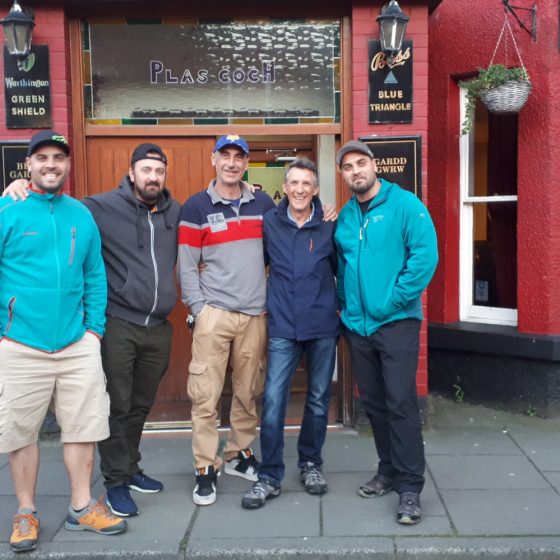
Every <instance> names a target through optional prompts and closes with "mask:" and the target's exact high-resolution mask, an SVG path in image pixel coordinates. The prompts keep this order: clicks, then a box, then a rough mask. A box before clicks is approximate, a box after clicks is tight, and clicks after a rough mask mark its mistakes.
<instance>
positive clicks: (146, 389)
mask: <svg viewBox="0 0 560 560" xmlns="http://www.w3.org/2000/svg"><path fill="white" fill-rule="evenodd" d="M166 177H167V158H166V156H165V154H164V153H163V151H162V149H161V148H160V147H159V146H158V145H157V144H140V145H139V146H137V147H136V148H135V150H134V152H133V153H132V157H131V162H130V168H129V170H128V175H125V176H124V177H123V179H122V181H121V184H120V185H119V186H118V187H117V188H116V189H114V190H112V191H109V192H106V193H101V194H96V195H93V196H90V197H87V198H86V199H85V200H84V201H83V203H84V204H85V205H86V206H87V207H88V209H89V210H90V211H91V213H92V214H93V217H94V219H95V222H96V223H97V226H98V228H99V232H100V234H101V243H102V253H103V260H104V262H105V269H106V272H107V283H108V303H107V311H106V313H107V323H106V330H105V336H104V338H103V341H102V344H101V355H102V360H103V369H104V371H105V375H106V377H107V392H108V393H109V395H110V397H111V414H110V418H109V427H110V433H111V435H110V436H109V438H108V439H106V440H105V441H103V442H100V443H99V444H98V448H99V454H100V455H101V472H102V473H103V476H104V478H105V486H106V487H107V502H108V505H109V506H110V507H111V510H112V512H113V513H114V514H116V515H120V516H122V517H128V516H134V515H137V514H138V513H139V511H138V507H137V506H136V504H135V502H134V500H133V499H132V497H131V496H130V489H133V490H136V491H139V492H143V493H155V492H160V491H161V490H163V484H162V483H161V482H159V481H157V480H154V479H152V478H150V477H149V476H147V475H145V474H144V473H143V472H142V470H141V469H140V466H139V462H140V459H141V455H140V452H139V445H140V438H141V437H142V429H143V426H144V422H145V420H146V417H147V416H148V414H149V412H150V408H151V407H152V405H153V403H154V399H155V396H156V392H157V388H158V385H159V382H160V380H161V378H162V376H163V374H164V373H165V371H166V369H167V365H168V362H169V355H170V351H171V337H172V328H171V324H170V323H169V321H168V320H167V316H168V315H169V313H171V310H172V309H173V307H174V305H175V301H176V297H177V291H176V285H175V274H174V272H173V270H174V267H175V263H176V260H177V224H178V221H179V211H180V206H179V204H178V203H177V202H176V201H175V200H173V199H172V198H171V194H170V193H169V191H168V190H167V189H166V188H165V182H166ZM27 186H28V182H27V181H26V180H24V179H20V180H18V181H15V182H14V183H12V184H10V185H9V186H8V187H7V189H6V191H5V192H4V194H3V195H4V196H6V195H10V196H12V197H13V198H18V197H21V198H24V197H26V196H27V191H26V189H27Z"/></svg>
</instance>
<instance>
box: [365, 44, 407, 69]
mask: <svg viewBox="0 0 560 560" xmlns="http://www.w3.org/2000/svg"><path fill="white" fill-rule="evenodd" d="M409 58H410V47H407V49H406V51H404V53H403V52H402V50H400V51H399V52H398V53H397V55H396V56H395V58H394V59H393V61H392V62H391V64H388V63H387V57H386V56H385V53H384V52H381V51H380V52H378V53H376V54H375V56H374V57H373V58H372V59H371V64H370V68H371V71H372V72H376V71H377V70H383V68H385V66H387V65H388V66H389V68H395V66H404V64H405V63H406V61H407V60H408V59H409Z"/></svg>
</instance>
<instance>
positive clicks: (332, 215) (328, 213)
mask: <svg viewBox="0 0 560 560" xmlns="http://www.w3.org/2000/svg"><path fill="white" fill-rule="evenodd" d="M337 218H338V212H337V211H336V208H335V206H334V204H323V221H324V222H334V221H336V219H337Z"/></svg>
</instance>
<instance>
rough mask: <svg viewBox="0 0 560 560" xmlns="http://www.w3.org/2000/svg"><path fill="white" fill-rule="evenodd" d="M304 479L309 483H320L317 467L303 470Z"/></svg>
mask: <svg viewBox="0 0 560 560" xmlns="http://www.w3.org/2000/svg"><path fill="white" fill-rule="evenodd" d="M305 478H306V479H308V480H309V482H321V473H320V472H319V470H318V469H317V467H309V468H307V469H306V470H305Z"/></svg>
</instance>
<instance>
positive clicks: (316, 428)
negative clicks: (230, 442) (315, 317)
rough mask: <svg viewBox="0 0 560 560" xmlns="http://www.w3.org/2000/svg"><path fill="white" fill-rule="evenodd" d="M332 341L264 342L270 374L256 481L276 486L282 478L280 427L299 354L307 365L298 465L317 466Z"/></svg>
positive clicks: (325, 416)
mask: <svg viewBox="0 0 560 560" xmlns="http://www.w3.org/2000/svg"><path fill="white" fill-rule="evenodd" d="M336 342H337V339H336V338H318V339H315V340H306V341H303V342H298V341H297V340H290V339H286V338H270V339H269V341H268V373H267V376H266V386H265V390H264V397H263V409H262V416H261V454H262V461H261V463H260V465H259V478H260V479H263V480H267V481H268V482H270V483H272V484H273V485H275V486H279V484H280V481H281V480H282V479H283V478H284V471H285V466H284V457H283V456H284V423H285V420H286V408H287V406H288V399H289V397H290V385H291V381H292V377H293V376H294V373H295V371H296V368H297V366H298V364H299V361H300V359H301V356H302V354H304V353H305V359H306V365H307V396H306V399H305V411H304V413H303V421H302V423H301V431H300V434H299V439H298V457H299V460H298V467H300V468H301V467H303V466H305V464H306V463H307V462H310V463H313V464H314V465H318V466H319V465H321V464H322V463H323V459H322V458H321V449H322V447H323V443H324V442H325V436H326V433H327V420H328V411H329V397H330V392H331V379H332V376H333V372H334V363H335V355H336Z"/></svg>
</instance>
